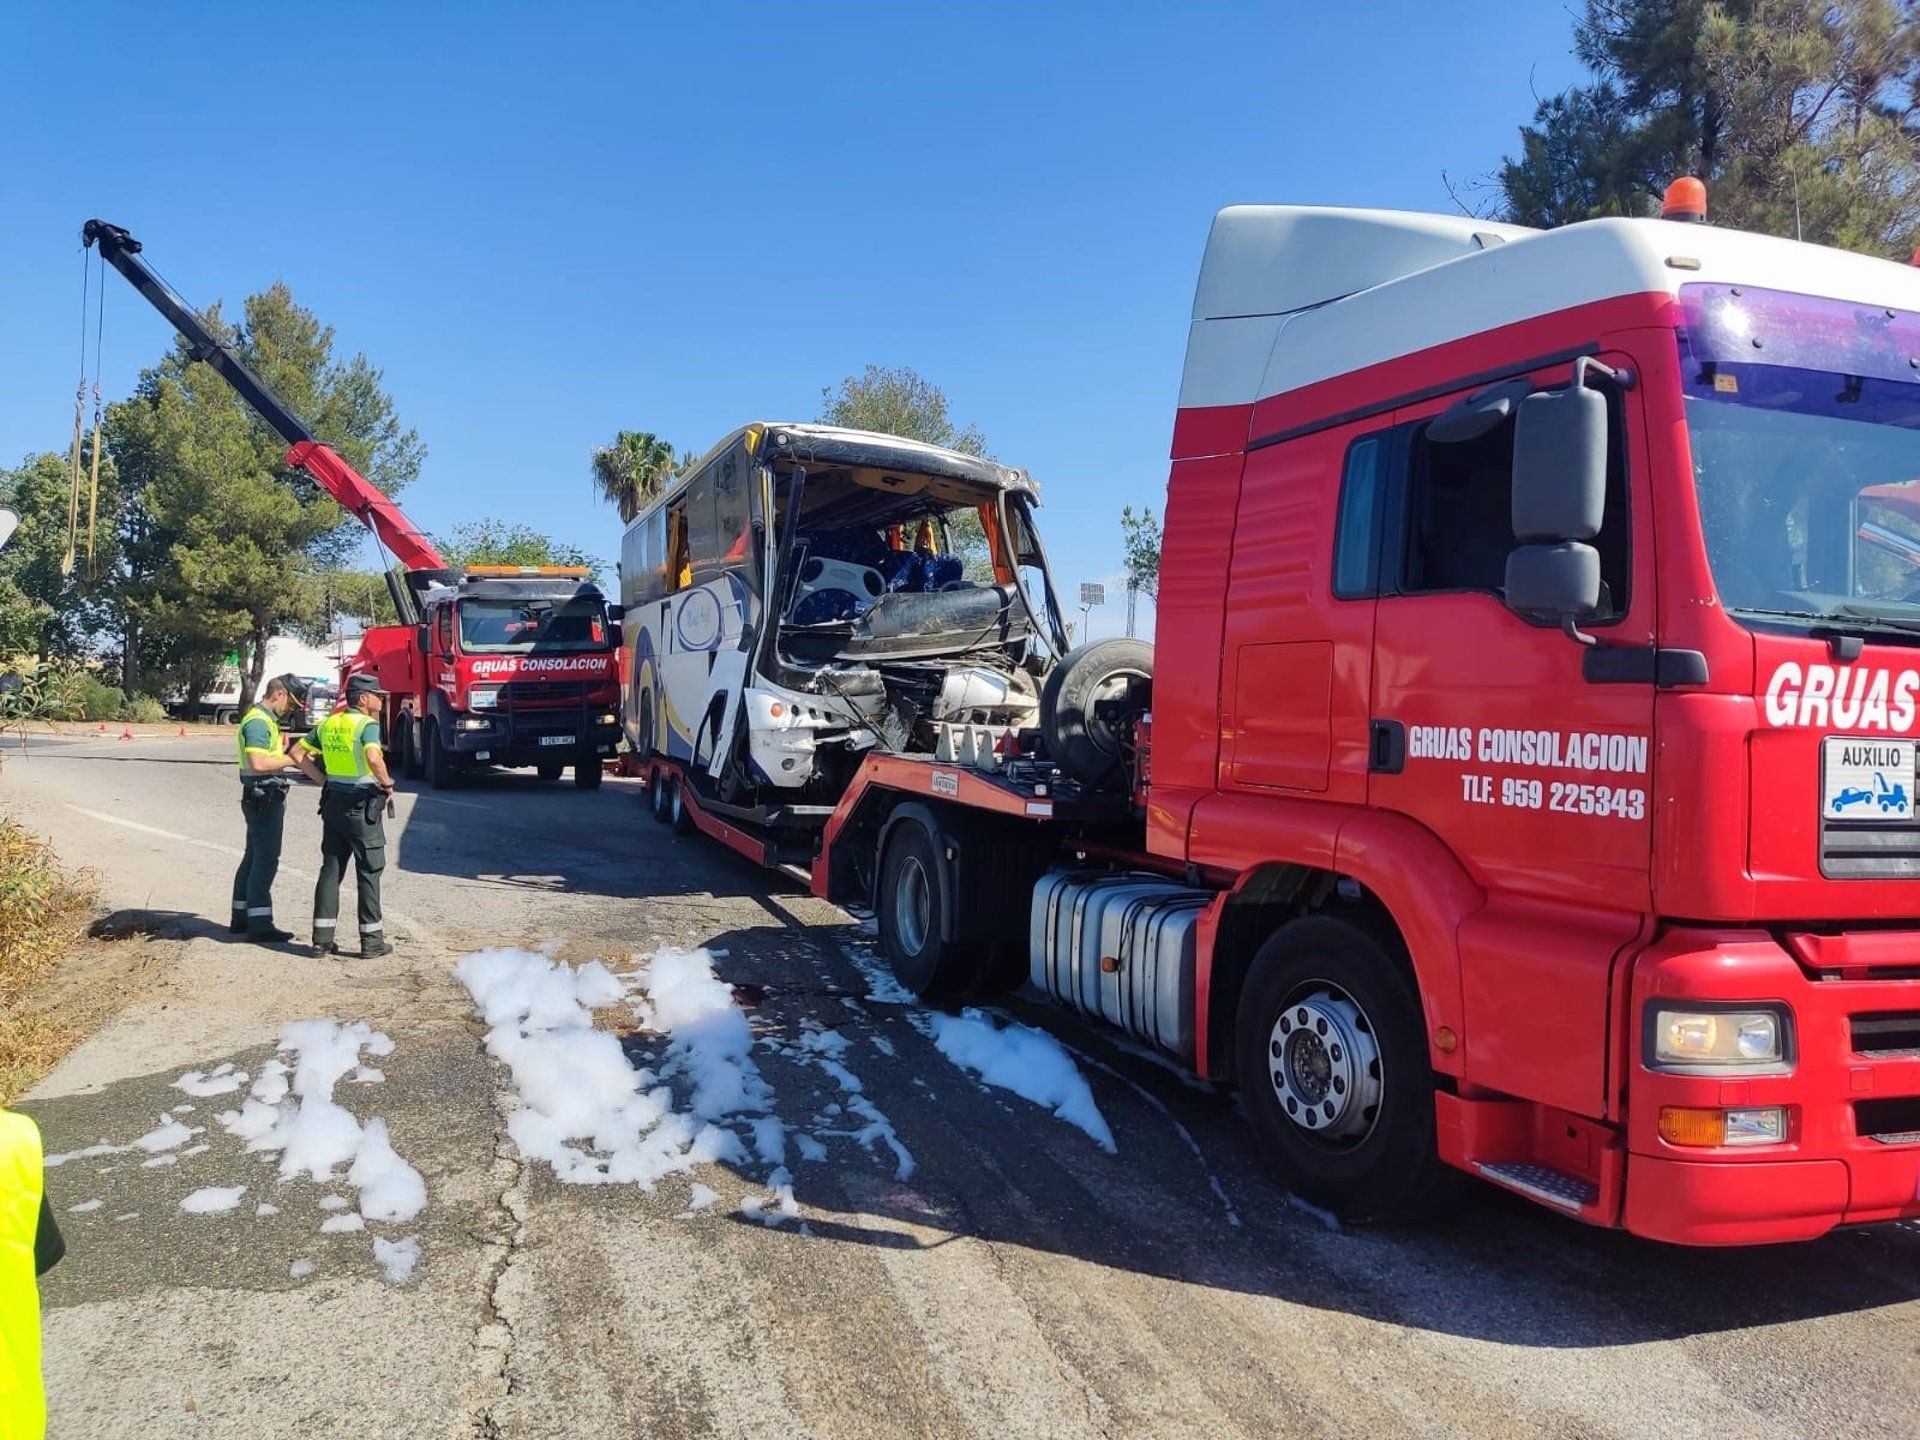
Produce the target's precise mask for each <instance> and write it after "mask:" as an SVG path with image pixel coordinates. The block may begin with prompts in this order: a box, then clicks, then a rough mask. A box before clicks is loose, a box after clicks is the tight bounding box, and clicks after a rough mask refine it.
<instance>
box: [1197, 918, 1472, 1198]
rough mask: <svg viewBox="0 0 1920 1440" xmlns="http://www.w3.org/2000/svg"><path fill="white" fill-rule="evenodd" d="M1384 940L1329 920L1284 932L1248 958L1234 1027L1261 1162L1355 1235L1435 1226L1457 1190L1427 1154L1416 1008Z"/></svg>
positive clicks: (1428, 1115)
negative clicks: (1382, 1226) (1359, 1227)
mask: <svg viewBox="0 0 1920 1440" xmlns="http://www.w3.org/2000/svg"><path fill="white" fill-rule="evenodd" d="M1384 928H1385V927H1378V928H1376V927H1374V926H1372V925H1369V924H1366V923H1365V922H1363V921H1361V920H1358V919H1349V918H1346V917H1342V916H1335V915H1310V916H1306V917H1304V918H1302V919H1299V920H1294V921H1292V922H1290V923H1288V924H1287V925H1285V926H1282V927H1281V929H1280V930H1278V931H1277V932H1275V933H1274V934H1273V935H1272V936H1271V937H1270V938H1269V939H1268V940H1267V942H1266V944H1264V945H1262V946H1261V947H1260V951H1259V953H1258V954H1257V955H1256V956H1255V957H1254V961H1253V967H1252V969H1251V970H1250V971H1249V972H1248V975H1247V980H1246V985H1245V987H1244V988H1243V989H1242V990H1241V992H1240V1002H1239V1010H1238V1013H1237V1015H1236V1016H1235V1026H1234V1030H1235V1045H1234V1062H1235V1073H1236V1075H1237V1077H1238V1079H1239V1083H1240V1091H1241V1098H1242V1100H1243V1102H1244V1103H1245V1106H1246V1112H1247V1119H1248V1121H1249V1122H1250V1123H1251V1124H1252V1126H1253V1130H1254V1134H1255V1136H1256V1137H1257V1138H1258V1140H1259V1142H1260V1148H1261V1150H1262V1151H1263V1152H1264V1153H1265V1155H1266V1157H1267V1160H1268V1162H1269V1163H1270V1164H1271V1165H1272V1166H1273V1168H1274V1170H1275V1171H1276V1173H1277V1174H1278V1175H1279V1177H1280V1181H1281V1183H1282V1184H1283V1185H1285V1186H1286V1187H1287V1188H1288V1189H1289V1190H1290V1191H1292V1192H1293V1193H1294V1194H1296V1195H1298V1196H1299V1197H1300V1198H1301V1199H1303V1200H1306V1201H1309V1202H1310V1203H1312V1204H1314V1205H1318V1206H1320V1207H1322V1208H1323V1209H1326V1210H1330V1211H1332V1212H1333V1213H1334V1214H1335V1215H1337V1216H1339V1217H1340V1218H1341V1219H1342V1220H1347V1221H1352V1222H1355V1223H1367V1222H1375V1221H1377V1222H1385V1223H1393V1222H1396V1221H1407V1220H1412V1219H1417V1218H1421V1217H1426V1216H1431V1215H1433V1214H1435V1213H1436V1212H1438V1211H1439V1210H1441V1209H1443V1208H1444V1205H1445V1202H1446V1201H1447V1200H1449V1199H1450V1198H1451V1194H1452V1192H1453V1191H1454V1190H1455V1189H1457V1186H1456V1184H1455V1182H1454V1179H1453V1176H1452V1172H1450V1171H1449V1170H1448V1169H1447V1167H1446V1166H1445V1165H1443V1164H1442V1163H1441V1160H1440V1156H1439V1152H1438V1150H1437V1148H1436V1145H1435V1119H1434V1102H1433V1096H1434V1076H1433V1069H1432V1066H1431V1063H1430V1059H1429V1056H1428V1052H1427V1042H1426V1024H1425V1020H1424V1017H1423V1015H1422V1012H1421V1008H1420V997H1419V995H1418V994H1417V993H1416V991H1415V988H1414V983H1413V980H1412V977H1411V976H1410V975H1409V974H1408V972H1407V970H1406V968H1405V967H1404V966H1403V965H1402V964H1401V963H1400V961H1399V960H1398V959H1397V958H1396V956H1395V954H1394V953H1393V952H1394V950H1395V949H1397V947H1398V942H1397V941H1396V940H1394V939H1392V938H1389V937H1388V936H1386V935H1385V933H1384Z"/></svg>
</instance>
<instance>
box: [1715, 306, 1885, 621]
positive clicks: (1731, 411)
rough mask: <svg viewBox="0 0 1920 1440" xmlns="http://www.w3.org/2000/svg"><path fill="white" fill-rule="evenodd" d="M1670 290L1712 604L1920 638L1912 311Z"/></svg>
mask: <svg viewBox="0 0 1920 1440" xmlns="http://www.w3.org/2000/svg"><path fill="white" fill-rule="evenodd" d="M1680 299H1681V309H1682V316H1683V321H1682V329H1681V334H1680V359H1681V366H1682V383H1683V385H1684V388H1685V395H1686V402H1685V403H1686V414H1687V429H1688V437H1689V441H1690V445H1691V449H1692V453H1693V471H1694V485H1695V488H1696V491H1697V493H1698V495H1699V500H1700V519H1701V526H1702V529H1703V530H1704V532H1705V535H1706V542H1707V557H1708V560H1709V562H1710V563H1711V565H1712V567H1713V574H1714V581H1715V584H1716V585H1717V586H1718V588H1719V591H1720V598H1721V601H1722V603H1724V604H1725V605H1726V606H1727V608H1728V610H1729V611H1731V612H1732V613H1734V614H1735V615H1736V616H1741V617H1744V618H1748V619H1753V620H1758V621H1761V622H1763V623H1765V622H1774V623H1782V624H1795V623H1800V624H1809V625H1811V624H1818V625H1820V626H1822V627H1824V628H1829V629H1835V630H1851V631H1864V632H1869V633H1876V634H1879V633H1892V634H1905V633H1908V632H1912V633H1913V634H1914V635H1915V636H1916V638H1917V639H1920V369H1916V368H1915V364H1914V361H1915V358H1916V357H1920V315H1914V314H1909V313H1905V312H1897V311H1893V310H1889V309H1886V308H1883V307H1880V306H1863V305H1856V304H1851V303H1848V302H1843V301H1837V300H1827V299H1820V298H1816V297H1812V296H1805V295H1792V294H1786V293H1783V292H1780V291H1769V290H1759V289H1755V288H1753V287H1751V286H1729V285H1691V286H1686V287H1683V288H1682V290H1681V294H1680Z"/></svg>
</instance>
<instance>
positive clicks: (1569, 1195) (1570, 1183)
mask: <svg viewBox="0 0 1920 1440" xmlns="http://www.w3.org/2000/svg"><path fill="white" fill-rule="evenodd" d="M1473 1168H1474V1169H1475V1170H1477V1171H1479V1173H1480V1175H1481V1176H1482V1177H1483V1178H1485V1179H1488V1180H1491V1181H1493V1183H1494V1184H1496V1185H1504V1186H1506V1187H1507V1189H1509V1190H1518V1191H1519V1192H1520V1193H1521V1194H1522V1195H1526V1196H1530V1197H1531V1198H1533V1199H1535V1200H1544V1201H1545V1202H1546V1203H1547V1204H1549V1205H1557V1206H1559V1207H1560V1208H1561V1209H1563V1210H1585V1209H1587V1208H1588V1207H1589V1206H1591V1205H1594V1204H1597V1203H1598V1202H1599V1199H1600V1187H1599V1186H1598V1185H1595V1184H1594V1183H1593V1182H1592V1181H1591V1180H1582V1179H1581V1178H1580V1177H1579V1176H1578V1175H1569V1174H1567V1173H1566V1171H1564V1170H1555V1169H1552V1168H1550V1167H1548V1166H1546V1165H1532V1164H1529V1163H1527V1162H1526V1161H1524V1160H1495V1161H1483V1162H1481V1163H1480V1164H1477V1165H1475V1166H1474V1167H1473Z"/></svg>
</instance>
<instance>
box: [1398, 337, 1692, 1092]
mask: <svg viewBox="0 0 1920 1440" xmlns="http://www.w3.org/2000/svg"><path fill="white" fill-rule="evenodd" d="M1603 358H1608V357H1603ZM1610 358H1611V361H1612V363H1615V364H1617V365H1620V366H1626V365H1629V364H1630V361H1629V360H1628V358H1627V357H1625V356H1613V357H1610ZM1571 379H1572V375H1571V369H1570V367H1569V366H1565V365H1561V366H1557V367H1553V368H1551V369H1547V370H1542V371H1537V372H1535V373H1534V374H1533V375H1532V377H1531V380H1532V385H1533V388H1535V389H1546V388H1552V387H1554V386H1564V385H1566V384H1569V383H1570V382H1571ZM1483 383H1484V382H1483ZM1520 389H1521V391H1522V392H1524V390H1525V389H1526V387H1525V386H1521V387H1520ZM1639 398H1640V396H1639V393H1638V392H1635V391H1629V392H1625V393H1622V392H1621V391H1620V390H1618V389H1617V388H1612V387H1609V389H1608V390H1607V404H1608V473H1607V489H1606V496H1607V498H1606V511H1605V520H1604V523H1603V525H1602V529H1601V531H1600V534H1599V535H1598V536H1597V537H1596V538H1595V540H1594V542H1593V543H1594V545H1595V548H1597V549H1598V550H1599V551H1600V555H1601V575H1602V581H1603V592H1602V593H1603V613H1602V615H1601V616H1599V617H1597V618H1596V620H1595V621H1594V622H1593V623H1592V624H1590V625H1587V626H1585V627H1584V628H1585V629H1586V630H1587V631H1589V632H1590V633H1591V634H1592V635H1593V636H1595V637H1597V638H1598V639H1599V640H1600V642H1601V644H1602V646H1604V647H1606V648H1607V649H1608V650H1611V651H1616V652H1623V651H1641V652H1645V653H1646V655H1647V658H1648V660H1649V662H1650V661H1651V659H1652V647H1653V644H1654V630H1655V626H1654V615H1655V607H1654V594H1653V563H1652V556H1653V545H1652V535H1651V523H1652V522H1651V504H1650V496H1649V495H1648V493H1647V491H1646V478H1645V477H1646V475H1647V473H1648V468H1647V465H1646V457H1645V455H1644V453H1643V449H1642V447H1644V445H1645V443H1646V442H1645V427H1644V426H1643V425H1642V424H1641V423H1640V422H1639V418H1638V417H1639V409H1638V402H1639ZM1464 399H1465V396H1463V395H1448V396H1444V397H1441V398H1438V399H1435V400H1433V401H1430V402H1426V403H1422V404H1420V405H1417V406H1413V407H1408V408H1405V409H1402V410H1400V411H1397V412H1396V413H1395V416H1394V422H1395V429H1396V431H1397V432H1398V434H1399V437H1400V446H1401V449H1400V456H1399V459H1398V461H1397V462H1396V465H1395V467H1394V473H1393V474H1392V476H1391V477H1390V483H1388V484H1387V485H1386V487H1385V489H1384V491H1383V493H1382V501H1383V503H1382V521H1383V526H1382V530H1381V568H1380V596H1379V601H1378V604H1377V608H1376V611H1375V622H1374V665H1373V677H1372V685H1373V706H1372V709H1373V726H1374V731H1375V734H1376V735H1385V736H1388V737H1391V738H1392V744H1391V745H1390V746H1386V747H1383V748H1384V749H1387V750H1391V751H1392V752H1393V753H1390V754H1382V755H1376V757H1375V762H1376V763H1375V764H1374V767H1373V770H1372V773H1371V775H1370V776H1369V783H1368V795H1367V798H1368V803H1369V805H1370V806H1371V807H1373V808H1375V809H1379V810H1386V811H1391V812H1397V813H1398V814H1400V815H1403V816H1405V817H1407V818H1408V819H1411V820H1413V821H1415V822H1416V823H1418V824H1419V825H1420V826H1421V827H1422V828H1423V829H1425V830H1426V831H1428V832H1430V833H1431V834H1433V835H1434V836H1437V837H1438V838H1439V839H1440V840H1441V841H1442V842H1443V843H1444V844H1445V845H1446V846H1447V848H1448V849H1449V850H1450V851H1451V852H1452V854H1453V855H1454V856H1455V857H1456V858H1457V859H1458V860H1459V862H1460V864H1461V866H1462V867H1463V868H1464V869H1465V871H1466V872H1467V873H1468V875H1469V876H1470V877H1471V878H1472V880H1473V881H1474V882H1475V883H1476V884H1477V885H1478V886H1479V887H1480V888H1481V889H1482V890H1483V891H1485V892H1486V895H1487V903H1486V905H1485V906H1484V907H1483V909H1481V910H1480V911H1479V912H1478V913H1477V914H1475V915H1472V916H1469V917H1468V918H1467V919H1466V920H1465V921H1463V922H1462V924H1461V925H1460V927H1459V931H1458V936H1457V940H1458V950H1459V963H1460V983H1461V990H1462V994H1461V1000H1462V1007H1463V1012H1464V1014H1465V1016H1466V1021H1467V1024H1466V1044H1465V1047H1464V1061H1465V1073H1466V1076H1467V1078H1469V1079H1472V1080H1474V1081H1476V1082H1477V1083H1482V1084H1485V1085H1488V1086H1491V1087H1493V1088H1496V1089H1500V1090H1504V1091H1506V1092H1508V1093H1512V1094H1518V1095H1523V1096H1526V1097H1527V1098H1530V1099H1535V1100H1540V1101H1543V1102H1546V1103H1549V1104H1555V1105H1560V1106H1563V1107H1564V1108H1567V1109H1570V1110H1574V1111H1576V1112H1578V1113H1582V1114H1587V1115H1600V1114H1603V1113H1605V1105H1606V1101H1605V1083H1606V1080H1605V1077H1606V1075H1607V1050H1606V1046H1607V1034H1608V993H1609V985H1610V979H1611V970H1612V966H1613V963H1614V960H1615V958H1616V956H1617V955H1618V954H1619V952H1620V950H1621V948H1622V947H1623V946H1624V945H1626V944H1627V943H1628V942H1629V941H1630V940H1631V938H1632V937H1633V936H1634V935H1635V934H1636V933H1637V931H1638V929H1639V926H1640V923H1641V917H1642V916H1643V915H1644V914H1645V913H1646V912H1647V910H1648V907H1649V905H1650V893H1651V891H1650V886H1651V871H1650V837H1651V834H1652V824H1651V809H1652V757H1653V745H1652V737H1653V686H1652V684H1651V678H1652V675H1651V664H1649V665H1648V667H1647V670H1648V673H1647V677H1646V683H1620V682H1621V679H1622V677H1624V676H1626V675H1628V674H1630V673H1631V667H1626V666H1619V665H1613V666H1595V665H1594V664H1593V663H1592V661H1591V659H1590V657H1591V656H1592V655H1593V654H1594V653H1596V652H1594V651H1592V650H1589V649H1586V648H1583V647H1582V646H1581V645H1579V644H1577V643H1575V642H1574V641H1573V640H1572V639H1570V638H1569V637H1568V636H1566V635H1565V634H1563V633H1562V632H1561V631H1560V629H1558V628H1557V627H1555V626H1553V625H1550V624H1543V623H1539V622H1535V621H1531V620H1529V619H1527V618H1525V617H1522V616H1521V615H1518V614H1516V613H1514V612H1513V611H1512V610H1509V609H1508V608H1507V606H1506V604H1505V603H1504V601H1503V599H1502V589H1503V586H1504V584H1505V570H1506V557H1507V555H1508V553H1509V552H1510V551H1512V550H1513V549H1514V547H1515V544H1516V542H1515V540H1514V536H1513V529H1512V456H1513V432H1514V421H1513V419H1512V416H1511V414H1510V413H1509V414H1508V415H1507V417H1506V418H1505V419H1503V420H1501V421H1499V422H1498V423H1496V424H1494V425H1492V426H1491V427H1490V428H1488V429H1486V430H1485V431H1484V432H1483V433H1480V434H1477V435H1474V436H1472V437H1471V438H1466V439H1446V438H1442V434H1443V433H1444V432H1445V431H1446V427H1445V426H1444V425H1443V426H1441V427H1440V431H1439V432H1438V433H1436V431H1435V429H1434V427H1433V422H1434V421H1435V419H1436V418H1438V417H1439V416H1441V415H1442V414H1443V413H1445V412H1447V411H1448V410H1449V408H1450V407H1451V406H1453V405H1454V404H1455V403H1456V402H1459V401H1463V400H1464ZM1615 658H1616V659H1617V658H1618V655H1616V656H1615Z"/></svg>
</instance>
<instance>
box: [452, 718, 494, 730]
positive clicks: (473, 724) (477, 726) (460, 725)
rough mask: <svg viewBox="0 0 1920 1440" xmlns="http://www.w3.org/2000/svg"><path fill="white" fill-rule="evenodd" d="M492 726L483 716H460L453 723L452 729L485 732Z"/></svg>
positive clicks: (491, 722)
mask: <svg viewBox="0 0 1920 1440" xmlns="http://www.w3.org/2000/svg"><path fill="white" fill-rule="evenodd" d="M492 726H493V721H491V720H489V719H488V718H487V717H486V716H484V715H462V716H461V717H460V718H459V719H458V720H456V721H454V722H453V728H454V729H456V730H487V729H491V728H492Z"/></svg>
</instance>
